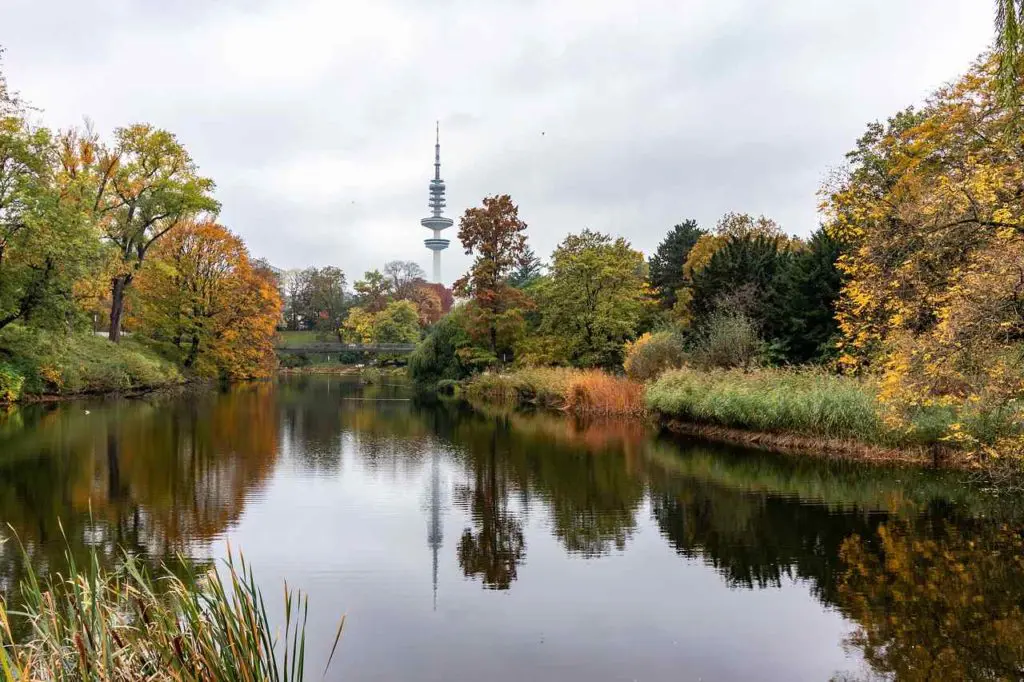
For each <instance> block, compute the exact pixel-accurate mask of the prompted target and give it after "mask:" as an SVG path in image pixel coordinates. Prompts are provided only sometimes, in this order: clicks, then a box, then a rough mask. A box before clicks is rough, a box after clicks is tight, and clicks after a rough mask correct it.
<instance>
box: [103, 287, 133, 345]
mask: <svg viewBox="0 0 1024 682" xmlns="http://www.w3.org/2000/svg"><path fill="white" fill-rule="evenodd" d="M131 281H132V276H131V275H119V276H117V277H115V278H114V279H113V280H112V281H111V287H110V333H109V335H108V338H109V339H110V340H111V341H113V342H114V343H120V342H121V317H122V316H123V315H124V292H125V289H127V288H128V283H129V282H131Z"/></svg>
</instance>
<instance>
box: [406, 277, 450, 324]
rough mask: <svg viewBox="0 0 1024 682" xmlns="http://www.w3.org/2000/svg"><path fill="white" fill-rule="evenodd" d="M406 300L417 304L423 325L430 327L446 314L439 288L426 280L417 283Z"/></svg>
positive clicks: (417, 311) (417, 310)
mask: <svg viewBox="0 0 1024 682" xmlns="http://www.w3.org/2000/svg"><path fill="white" fill-rule="evenodd" d="M406 300H408V301H409V302H410V303H412V304H413V305H414V306H416V313H417V315H418V316H419V321H420V326H421V327H429V326H430V325H432V324H434V323H436V322H437V321H438V320H440V319H441V316H442V315H443V314H444V312H443V307H442V303H441V296H440V295H439V294H438V292H437V288H436V287H432V286H429V285H427V283H426V282H420V283H417V284H416V286H415V287H414V288H413V289H412V291H411V292H410V294H409V297H408V299H406Z"/></svg>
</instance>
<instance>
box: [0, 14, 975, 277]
mask: <svg viewBox="0 0 1024 682" xmlns="http://www.w3.org/2000/svg"><path fill="white" fill-rule="evenodd" d="M11 3H13V4H11ZM44 5H46V6H45V7H44ZM990 13H991V8H990V7H989V6H988V5H987V4H986V3H978V2H976V0H859V1H858V2H856V3H834V2H821V1H820V0H636V1H635V2H632V3H621V2H611V1H610V0H565V1H563V2H559V3H542V2H539V1H536V0H529V1H516V0H504V1H497V0H496V1H494V2H487V3H479V2H470V1H469V0H445V1H443V2H435V3H429V4H428V3H423V2H418V1H414V0H381V1H380V2H376V3H372V4H364V3H356V2H335V1H333V0H332V1H329V0H260V1H259V2H255V3H254V2H249V1H248V0H244V1H243V0H231V1H230V2H216V3H212V2H207V1H205V0H183V1H181V2H166V3H163V2H160V3H157V2H149V1H143V0H137V1H135V2H133V1H131V0H119V1H116V2H100V1H99V0H93V1H87V2H77V1H74V0H53V1H51V2H47V3H41V2H36V1H35V0H8V2H7V3H5V6H4V8H3V9H0V27H2V28H3V29H6V30H5V31H4V32H3V34H0V42H2V43H3V44H4V45H5V46H6V47H7V48H8V56H7V60H6V64H5V71H6V72H7V75H8V78H9V80H10V81H11V83H12V85H13V86H14V87H15V88H16V89H18V90H20V91H21V92H22V93H23V94H24V95H25V96H26V97H27V98H28V99H29V100H30V101H32V102H33V103H34V104H36V105H38V106H39V107H41V108H42V109H43V111H44V113H43V116H44V120H45V121H46V122H47V123H48V124H49V125H52V126H55V127H57V126H67V125H70V124H74V123H76V122H77V121H78V120H79V119H80V117H81V116H82V115H85V114H88V115H91V116H93V117H95V118H97V122H98V124H99V125H100V127H101V129H103V130H107V129H109V128H111V127H113V126H115V125H119V124H125V123H129V122H131V121H133V120H136V119H142V120H149V121H152V122H154V123H156V124H158V125H161V126H165V127H167V128H169V129H171V130H173V131H174V132H175V133H177V134H178V136H179V137H180V138H181V139H182V141H183V142H185V144H186V145H187V146H188V147H189V149H190V150H191V151H192V153H193V156H194V157H195V158H196V159H197V161H198V162H199V163H200V164H201V166H202V169H203V170H204V172H206V173H208V174H210V175H212V176H213V177H214V178H215V179H216V180H217V183H218V195H219V198H220V200H221V201H222V203H223V205H224V210H223V215H222V219H223V220H224V222H225V223H226V224H228V225H229V226H231V227H232V228H233V229H235V230H237V231H238V232H239V233H241V234H242V235H243V237H245V238H246V240H247V242H248V243H249V245H250V248H251V250H252V251H253V252H254V253H255V254H256V255H258V256H266V257H268V258H269V259H270V260H271V261H273V262H275V263H276V264H278V265H280V266H282V267H296V266H301V265H304V264H313V263H315V264H328V263H334V264H338V265H340V266H342V267H343V268H345V269H346V271H348V272H349V274H350V277H351V278H353V279H354V278H356V277H358V276H359V274H360V273H362V272H363V271H365V270H367V269H369V268H372V267H377V266H379V265H381V264H382V263H383V261H385V260H388V259H392V258H402V259H415V260H418V261H419V262H420V263H422V264H424V265H427V264H428V260H429V254H428V252H427V251H426V250H425V249H424V248H423V246H422V239H423V238H424V237H425V236H427V235H426V231H425V230H424V229H423V228H422V227H421V226H420V225H419V219H420V218H421V217H422V216H423V215H424V214H425V213H426V210H427V209H426V200H427V192H426V187H427V181H428V179H429V177H430V174H431V172H432V168H431V161H432V158H431V157H432V151H433V150H432V144H433V134H432V133H433V122H434V120H435V119H440V120H441V121H442V143H443V152H442V153H443V163H444V168H443V172H444V175H445V179H446V180H447V181H448V187H449V201H448V205H449V213H450V214H451V215H452V216H453V217H457V215H458V214H459V213H461V212H462V210H464V209H465V208H466V207H468V206H470V205H476V204H478V203H479V201H480V199H481V198H482V197H483V196H484V195H486V194H493V193H504V192H508V193H511V194H512V195H513V198H515V199H516V200H517V201H518V202H519V203H520V207H521V212H522V214H523V217H524V218H525V219H526V220H527V221H528V222H529V223H530V225H531V228H530V233H531V240H532V241H533V243H534V245H535V248H536V250H537V251H538V253H540V254H543V255H547V253H549V252H550V250H551V249H552V248H553V247H554V246H555V244H557V242H558V241H560V240H561V239H562V238H563V237H564V236H565V234H566V233H567V232H569V231H572V230H578V229H580V228H582V227H584V226H589V227H592V228H595V229H601V230H605V231H610V232H615V233H621V234H624V235H625V236H627V237H629V238H630V239H631V240H632V242H633V243H634V245H635V246H637V247H638V248H642V249H644V250H646V251H650V250H651V249H653V248H654V247H655V246H656V244H657V243H658V242H659V241H660V239H661V238H662V236H663V235H664V233H665V231H666V230H667V229H668V228H669V227H670V226H671V225H672V224H674V223H675V222H677V221H678V220H680V219H682V218H685V217H695V218H697V219H698V220H699V221H700V222H701V223H702V224H705V225H711V224H713V223H714V221H715V220H716V219H717V218H718V217H719V216H720V215H721V214H722V213H724V212H726V211H730V210H740V211H749V212H754V213H762V212H763V213H766V214H769V215H771V216H773V217H775V218H776V219H778V220H779V221H780V222H781V223H782V224H783V225H784V227H785V228H786V229H787V230H789V231H791V232H798V233H801V234H806V233H808V232H809V231H810V230H812V229H814V227H815V226H816V225H817V222H818V216H817V212H816V207H817V197H816V195H815V193H816V191H817V189H818V186H819V184H820V182H821V179H822V177H823V176H824V175H825V173H826V172H827V171H828V169H829V168H830V167H832V166H835V165H837V164H839V163H841V162H842V156H843V154H844V153H845V151H847V149H848V148H849V147H850V146H851V145H852V144H853V142H854V140H855V139H856V137H857V136H858V135H859V133H860V131H861V130H862V129H863V126H864V124H865V123H866V122H867V121H868V120H871V119H875V118H880V117H885V116H887V115H888V114H890V113H891V112H892V111H894V110H895V109H898V108H901V107H903V106H905V105H906V104H910V103H912V102H914V101H915V100H918V99H920V98H921V97H923V96H924V95H926V94H927V92H928V91H929V90H930V89H932V88H934V87H935V86H937V85H939V84H940V83H942V82H943V81H947V80H949V79H951V78H954V77H955V76H956V75H957V74H958V73H959V72H962V71H963V70H964V69H965V68H966V67H967V65H968V63H969V61H970V60H971V59H972V58H973V57H974V56H975V55H976V54H977V53H979V52H980V51H981V50H983V49H984V48H985V46H986V43H987V41H988V39H989V31H990ZM542 133H543V134H542ZM456 229H457V228H456ZM456 229H453V230H450V232H452V233H454V232H455V231H456ZM449 236H450V238H452V239H453V240H454V239H455V235H454V234H451V235H449ZM444 260H445V273H446V279H447V280H448V281H449V282H450V281H451V280H452V279H454V278H455V276H456V274H457V272H458V271H459V270H460V269H462V268H464V267H465V265H466V264H467V262H468V260H467V258H466V257H465V256H464V255H463V254H462V253H461V249H459V248H458V244H457V243H453V246H452V248H451V249H449V250H448V251H447V252H445V254H444Z"/></svg>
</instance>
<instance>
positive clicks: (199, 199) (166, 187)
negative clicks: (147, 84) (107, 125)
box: [62, 123, 220, 342]
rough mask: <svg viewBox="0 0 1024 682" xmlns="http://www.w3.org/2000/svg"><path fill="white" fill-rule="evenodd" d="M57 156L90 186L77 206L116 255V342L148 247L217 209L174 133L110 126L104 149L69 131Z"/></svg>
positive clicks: (113, 309)
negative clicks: (111, 140)
mask: <svg viewBox="0 0 1024 682" xmlns="http://www.w3.org/2000/svg"><path fill="white" fill-rule="evenodd" d="M62 158H63V160H64V168H65V174H66V175H67V176H68V177H72V178H76V179H77V180H78V181H79V182H81V183H87V184H88V185H89V187H88V189H87V190H86V191H84V192H83V193H82V197H83V199H85V201H84V202H83V205H84V207H85V208H88V209H90V210H91V211H92V213H93V215H94V217H95V219H96V220H97V222H98V223H99V225H100V227H101V228H102V230H103V232H104V235H105V237H106V239H107V240H109V241H110V242H111V243H112V244H113V245H114V246H115V247H116V249H117V251H118V254H119V257H120V262H119V264H118V265H117V267H116V270H115V271H114V272H113V274H112V277H111V292H110V295H111V302H110V339H111V340H112V341H115V342H116V341H118V340H120V338H121V321H122V317H123V315H124V304H125V296H126V294H127V292H128V290H129V287H130V286H131V284H132V282H133V281H134V279H135V277H136V276H137V275H138V273H139V271H140V269H141V268H142V264H143V262H144V261H145V259H146V256H147V254H148V253H149V250H150V249H151V248H152V247H153V245H154V244H156V243H157V242H158V241H159V240H160V239H161V238H163V237H164V236H166V235H167V234H169V233H170V232H171V231H173V230H174V229H175V228H177V227H179V226H180V225H182V224H183V223H185V222H186V221H187V220H189V219H190V218H193V217H195V216H198V215H200V214H203V213H210V214H213V213H216V212H217V211H218V210H219V208H220V205H219V204H218V203H217V202H216V201H215V200H214V199H213V197H212V195H211V193H212V192H213V187H214V184H213V180H210V179H209V178H205V177H202V176H200V175H199V173H198V170H197V168H196V164H195V162H194V161H193V160H192V157H191V156H190V155H189V153H188V152H187V151H186V150H185V148H184V147H183V146H182V145H181V143H180V142H178V140H177V139H176V138H175V137H174V135H173V134H171V133H169V132H167V131H166V130H160V129H157V128H154V127H153V126H150V125H148V124H143V123H139V124H135V125H131V126H128V127H126V128H118V129H117V130H116V131H114V144H113V146H112V147H111V148H109V149H108V148H107V147H106V146H104V145H102V144H101V143H100V142H99V141H98V139H97V138H96V136H95V135H94V134H93V133H91V132H90V131H85V132H84V133H82V134H79V133H75V132H71V133H69V134H68V135H67V136H66V142H65V144H64V149H63V156H62ZM90 195H91V200H90V199H88V197H89V196H90ZM90 204H91V205H90Z"/></svg>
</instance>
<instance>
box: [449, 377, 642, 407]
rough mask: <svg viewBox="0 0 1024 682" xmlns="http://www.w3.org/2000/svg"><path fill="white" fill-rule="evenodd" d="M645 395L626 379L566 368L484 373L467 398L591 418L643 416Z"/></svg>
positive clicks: (469, 385)
mask: <svg viewBox="0 0 1024 682" xmlns="http://www.w3.org/2000/svg"><path fill="white" fill-rule="evenodd" d="M643 394H644V390H643V385H642V384H639V383H637V382H635V381H631V380H629V379H627V378H625V377H618V376H614V375H611V374H606V373H605V372H602V371H600V370H581V369H571V368H566V367H530V368H524V369H520V370H517V371H515V372H511V373H509V374H490V373H488V374H481V375H479V376H477V377H474V378H473V379H472V380H471V381H470V382H469V384H468V385H467V386H466V395H467V396H468V397H469V398H470V399H474V400H480V401H483V402H490V403H496V404H499V405H506V406H510V407H515V406H535V407H540V408H545V409H555V410H565V411H568V412H574V413H577V414H590V415H639V414H643V413H644V411H645V408H644V396H643Z"/></svg>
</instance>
